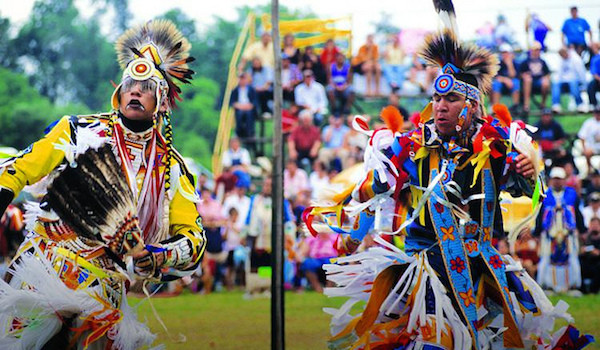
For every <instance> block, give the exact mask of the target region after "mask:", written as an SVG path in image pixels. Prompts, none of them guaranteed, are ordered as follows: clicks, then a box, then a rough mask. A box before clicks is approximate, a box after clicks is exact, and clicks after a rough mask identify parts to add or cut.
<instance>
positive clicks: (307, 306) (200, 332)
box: [130, 292, 600, 350]
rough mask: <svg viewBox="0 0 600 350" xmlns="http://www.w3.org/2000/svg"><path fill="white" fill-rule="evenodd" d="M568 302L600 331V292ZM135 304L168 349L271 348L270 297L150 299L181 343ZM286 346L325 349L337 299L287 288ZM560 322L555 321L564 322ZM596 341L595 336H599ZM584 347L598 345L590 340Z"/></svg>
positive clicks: (579, 318)
mask: <svg viewBox="0 0 600 350" xmlns="http://www.w3.org/2000/svg"><path fill="white" fill-rule="evenodd" d="M559 299H563V300H565V301H566V302H567V303H569V305H571V307H570V309H569V311H570V312H571V314H572V315H573V317H575V320H576V325H577V327H578V328H579V329H580V330H582V331H584V332H586V333H588V334H592V335H595V336H596V337H598V336H600V316H599V313H600V296H599V295H593V296H585V297H582V298H571V297H560V298H559V297H553V298H552V302H553V303H556V302H557V301H558V300H559ZM130 300H131V301H132V304H138V303H139V304H140V305H139V306H140V307H139V317H140V319H147V320H148V323H149V325H150V328H151V330H152V331H153V332H155V333H158V339H159V341H160V342H161V343H164V344H166V347H167V349H232V350H233V349H236V350H237V349H245V350H252V349H257V350H258V349H260V350H262V349H270V341H271V336H270V329H271V328H270V327H271V326H270V299H267V298H258V299H251V300H245V299H244V298H243V294H242V293H241V292H230V293H214V294H210V295H196V294H183V295H180V296H178V297H173V298H154V299H152V302H153V303H154V306H155V307H156V310H157V311H158V314H159V315H160V317H161V318H162V319H163V321H164V322H165V323H166V324H167V325H168V329H169V332H170V333H171V335H172V336H173V337H175V336H177V335H178V334H179V333H182V334H184V335H185V336H186V337H187V341H186V342H185V343H176V342H173V341H170V340H169V339H168V336H167V335H166V334H165V332H164V331H163V330H162V328H161V327H160V325H159V323H158V322H157V321H156V319H155V318H154V316H153V315H152V311H151V309H150V307H149V305H148V302H147V301H142V300H141V299H135V298H132V299H130ZM285 301H286V308H285V318H286V324H285V329H286V349H289V350H295V349H298V350H301V349H311V350H313V349H314V350H317V349H324V348H326V345H325V341H326V339H327V337H328V326H327V325H328V323H329V316H328V315H326V314H325V313H324V312H323V311H322V308H323V307H327V306H334V307H338V306H340V305H341V304H342V303H343V302H344V300H343V299H341V298H327V297H325V296H323V295H321V294H317V293H314V292H306V293H301V294H298V293H291V292H290V293H286V295H285ZM563 325H565V323H557V326H563ZM599 340H600V339H599ZM589 349H600V346H598V345H594V346H591V347H589Z"/></svg>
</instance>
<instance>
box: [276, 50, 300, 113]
mask: <svg viewBox="0 0 600 350" xmlns="http://www.w3.org/2000/svg"><path fill="white" fill-rule="evenodd" d="M301 81H302V73H300V70H299V69H298V66H297V65H296V64H294V63H292V62H291V60H290V57H289V56H288V55H287V54H286V53H285V52H284V53H283V54H281V88H282V89H283V100H284V101H287V102H290V103H293V102H294V89H295V88H296V85H298V84H300V82H301Z"/></svg>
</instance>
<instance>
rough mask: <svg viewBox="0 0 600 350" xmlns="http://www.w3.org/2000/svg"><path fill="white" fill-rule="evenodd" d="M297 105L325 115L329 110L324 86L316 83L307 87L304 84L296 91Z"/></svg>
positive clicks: (297, 87)
mask: <svg viewBox="0 0 600 350" xmlns="http://www.w3.org/2000/svg"><path fill="white" fill-rule="evenodd" d="M294 95H295V100H296V104H297V105H299V106H308V107H309V108H310V110H311V112H313V113H324V112H325V109H326V108H327V95H326V94H325V88H324V87H323V85H321V84H319V83H318V82H316V81H313V82H312V83H310V86H307V85H306V84H305V83H302V84H300V85H298V86H296V88H295V89H294Z"/></svg>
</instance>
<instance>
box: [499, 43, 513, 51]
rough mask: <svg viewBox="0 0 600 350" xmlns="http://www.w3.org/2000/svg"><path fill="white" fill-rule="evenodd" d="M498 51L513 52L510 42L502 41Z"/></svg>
mask: <svg viewBox="0 0 600 350" xmlns="http://www.w3.org/2000/svg"><path fill="white" fill-rule="evenodd" d="M499 50H500V52H513V48H512V46H511V45H510V44H508V43H504V44H502V45H500V47H499Z"/></svg>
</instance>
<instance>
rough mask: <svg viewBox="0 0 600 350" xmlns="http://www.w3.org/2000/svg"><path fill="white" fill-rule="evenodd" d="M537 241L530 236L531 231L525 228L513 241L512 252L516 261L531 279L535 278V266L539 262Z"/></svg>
mask: <svg viewBox="0 0 600 350" xmlns="http://www.w3.org/2000/svg"><path fill="white" fill-rule="evenodd" d="M538 243H539V242H538V239H536V238H534V237H533V236H531V230H530V229H529V228H526V229H525V231H524V232H523V233H521V234H520V235H519V237H518V238H517V240H516V241H515V245H514V250H515V254H516V255H517V258H518V260H519V261H520V262H521V264H522V265H523V267H524V268H525V270H526V271H527V273H528V274H529V276H531V278H535V277H536V272H537V264H538V262H539V261H540V257H539V255H538Z"/></svg>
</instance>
